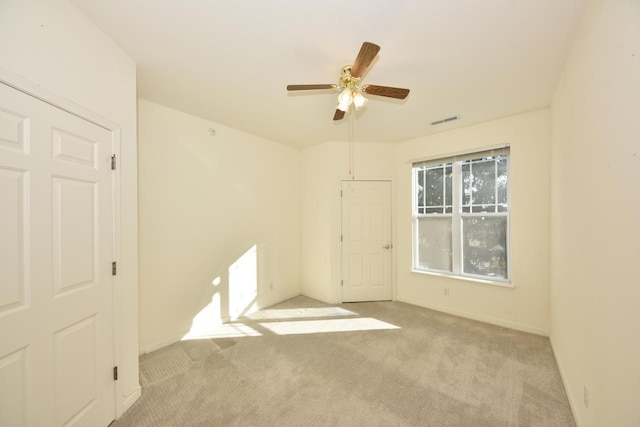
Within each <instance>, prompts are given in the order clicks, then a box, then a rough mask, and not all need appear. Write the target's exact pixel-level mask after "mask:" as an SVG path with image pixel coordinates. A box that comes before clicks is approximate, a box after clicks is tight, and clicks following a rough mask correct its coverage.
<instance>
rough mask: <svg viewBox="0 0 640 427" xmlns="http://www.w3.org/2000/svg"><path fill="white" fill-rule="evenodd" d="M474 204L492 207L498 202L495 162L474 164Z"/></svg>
mask: <svg viewBox="0 0 640 427" xmlns="http://www.w3.org/2000/svg"><path fill="white" fill-rule="evenodd" d="M471 173H472V174H473V184H472V191H473V202H472V203H473V204H474V205H492V204H494V203H495V202H496V192H495V191H496V169H495V161H494V160H489V161H484V162H473V163H472V165H471Z"/></svg>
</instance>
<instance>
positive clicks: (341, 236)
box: [340, 234, 342, 242]
mask: <svg viewBox="0 0 640 427" xmlns="http://www.w3.org/2000/svg"><path fill="white" fill-rule="evenodd" d="M340 241H341V242H342V234H341V235H340Z"/></svg>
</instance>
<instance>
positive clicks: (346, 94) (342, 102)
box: [338, 88, 353, 111]
mask: <svg viewBox="0 0 640 427" xmlns="http://www.w3.org/2000/svg"><path fill="white" fill-rule="evenodd" d="M352 101H353V94H352V93H351V89H349V88H345V89H344V90H343V91H342V93H341V94H340V95H338V110H340V111H347V110H348V109H349V106H350V105H351V102H352Z"/></svg>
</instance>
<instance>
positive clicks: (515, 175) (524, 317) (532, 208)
mask: <svg viewBox="0 0 640 427" xmlns="http://www.w3.org/2000/svg"><path fill="white" fill-rule="evenodd" d="M549 126H550V124H549V110H547V109H543V110H538V111H534V112H530V113H525V114H519V115H515V116H511V117H506V118H502V119H498V120H493V121H489V122H485V123H482V124H479V125H473V126H468V127H464V128H460V129H456V130H451V131H447V132H442V133H439V134H436V135H431V136H426V137H422V138H418V139H414V140H411V141H406V142H401V143H398V144H397V146H396V173H397V176H396V180H397V185H396V191H395V194H396V198H395V206H396V212H395V218H396V219H395V224H396V234H395V242H396V244H395V256H396V270H397V274H396V280H395V284H396V296H397V299H398V300H400V301H405V302H408V303H411V304H416V305H421V306H424V307H429V308H433V309H436V310H440V311H444V312H448V313H453V314H457V315H460V316H464V317H469V318H472V319H478V320H482V321H485V322H489V323H494V324H498V325H502V326H507V327H511V328H515V329H520V330H524V331H530V332H534V333H538V334H547V333H548V330H549V203H550V196H549V192H550V187H549V185H550V184H549V179H550V178H549V176H550V157H549V156H550V135H549ZM502 144H510V146H511V154H510V172H509V173H510V178H509V179H510V184H509V185H510V196H511V204H510V243H511V260H510V263H511V284H512V286H513V288H505V287H499V286H495V285H485V284H480V283H476V282H470V281H465V280H461V279H456V278H449V277H438V276H433V275H427V274H423V273H414V272H412V271H411V267H412V266H411V259H412V255H411V253H412V252H411V251H412V231H411V230H412V216H411V163H412V161H415V160H419V159H424V158H427V157H431V158H433V157H438V156H442V157H446V156H448V155H451V154H454V153H460V152H473V151H474V150H482V149H484V148H487V147H492V146H496V145H502ZM445 288H447V289H449V296H445V295H444V289H445Z"/></svg>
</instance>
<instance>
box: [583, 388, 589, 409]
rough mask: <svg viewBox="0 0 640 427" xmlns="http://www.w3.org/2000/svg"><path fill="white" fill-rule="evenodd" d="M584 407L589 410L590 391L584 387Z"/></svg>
mask: <svg viewBox="0 0 640 427" xmlns="http://www.w3.org/2000/svg"><path fill="white" fill-rule="evenodd" d="M584 407H585V408H587V409H588V408H589V389H588V388H587V386H584Z"/></svg>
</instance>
